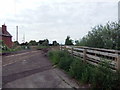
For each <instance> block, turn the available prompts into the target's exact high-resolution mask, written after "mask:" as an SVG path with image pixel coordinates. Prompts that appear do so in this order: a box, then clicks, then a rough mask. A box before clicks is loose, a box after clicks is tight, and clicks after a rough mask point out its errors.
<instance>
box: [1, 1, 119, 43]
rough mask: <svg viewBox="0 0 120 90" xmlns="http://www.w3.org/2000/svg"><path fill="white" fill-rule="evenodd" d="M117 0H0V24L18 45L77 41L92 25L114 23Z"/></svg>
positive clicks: (116, 16)
mask: <svg viewBox="0 0 120 90" xmlns="http://www.w3.org/2000/svg"><path fill="white" fill-rule="evenodd" d="M118 1H119V0H0V2H1V3H0V25H1V26H2V25H3V24H4V23H5V25H6V26H7V30H8V31H9V32H10V33H11V34H12V36H13V38H12V40H13V41H15V40H16V26H18V30H19V37H18V38H19V39H18V40H19V42H20V43H22V42H23V38H24V36H25V41H28V42H29V41H30V40H36V41H39V40H43V39H46V38H47V39H49V41H50V43H52V41H54V40H56V41H57V42H58V43H60V44H61V43H63V44H64V42H65V39H66V37H67V36H68V35H69V36H70V37H71V39H73V40H78V39H81V38H82V37H83V36H85V35H87V33H88V31H91V30H92V28H93V27H94V26H96V25H100V24H102V25H104V24H106V23H107V22H108V21H110V22H111V21H118Z"/></svg>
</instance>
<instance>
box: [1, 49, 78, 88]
mask: <svg viewBox="0 0 120 90" xmlns="http://www.w3.org/2000/svg"><path fill="white" fill-rule="evenodd" d="M2 66H3V67H2V79H3V80H2V88H73V87H75V88H79V85H78V84H77V83H76V82H75V81H74V80H73V79H71V78H70V77H69V76H68V75H67V74H66V73H65V72H63V71H61V70H60V69H58V68H53V66H52V63H51V62H50V60H49V58H48V57H47V56H46V54H45V53H44V52H43V51H42V50H30V51H26V52H21V53H17V54H14V55H8V56H3V57H2Z"/></svg>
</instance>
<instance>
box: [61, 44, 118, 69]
mask: <svg viewBox="0 0 120 90" xmlns="http://www.w3.org/2000/svg"><path fill="white" fill-rule="evenodd" d="M60 49H61V50H67V51H68V52H69V53H70V54H71V55H73V56H75V57H79V58H82V60H84V61H85V62H88V63H90V64H93V65H98V63H100V62H101V61H102V60H107V61H110V68H111V69H113V70H120V51H118V50H110V49H101V48H91V47H84V46H61V47H60Z"/></svg>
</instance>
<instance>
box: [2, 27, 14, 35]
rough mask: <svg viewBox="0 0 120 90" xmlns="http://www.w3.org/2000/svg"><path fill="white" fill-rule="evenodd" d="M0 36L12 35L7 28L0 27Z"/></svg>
mask: <svg viewBox="0 0 120 90" xmlns="http://www.w3.org/2000/svg"><path fill="white" fill-rule="evenodd" d="M0 36H6V37H12V35H11V34H10V33H9V32H8V31H7V30H2V27H0Z"/></svg>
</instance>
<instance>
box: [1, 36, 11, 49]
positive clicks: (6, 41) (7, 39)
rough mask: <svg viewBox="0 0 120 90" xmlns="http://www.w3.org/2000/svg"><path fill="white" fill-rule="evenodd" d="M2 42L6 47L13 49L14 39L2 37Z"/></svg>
mask: <svg viewBox="0 0 120 90" xmlns="http://www.w3.org/2000/svg"><path fill="white" fill-rule="evenodd" d="M2 40H3V42H4V44H5V45H6V46H8V47H9V48H12V44H13V43H12V37H2Z"/></svg>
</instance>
